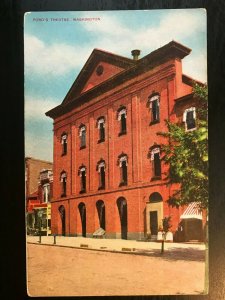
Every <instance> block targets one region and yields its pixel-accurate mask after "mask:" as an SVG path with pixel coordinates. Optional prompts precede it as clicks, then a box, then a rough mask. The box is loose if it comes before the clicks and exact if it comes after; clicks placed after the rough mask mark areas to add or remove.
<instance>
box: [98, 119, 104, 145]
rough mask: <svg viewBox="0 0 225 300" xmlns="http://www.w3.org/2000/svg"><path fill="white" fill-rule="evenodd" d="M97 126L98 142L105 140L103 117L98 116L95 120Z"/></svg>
mask: <svg viewBox="0 0 225 300" xmlns="http://www.w3.org/2000/svg"><path fill="white" fill-rule="evenodd" d="M97 126H98V130H99V140H98V143H101V142H104V141H105V118H104V117H100V118H99V119H98V121H97Z"/></svg>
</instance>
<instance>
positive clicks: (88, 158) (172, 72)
mask: <svg viewBox="0 0 225 300" xmlns="http://www.w3.org/2000/svg"><path fill="white" fill-rule="evenodd" d="M190 52H191V50H190V49H189V48H187V47H185V46H183V45H181V44H179V43H177V42H175V41H172V42H170V43H168V44H166V45H165V46H163V47H161V48H159V49H157V50H155V51H153V52H151V53H150V54H148V55H146V56H145V57H143V58H140V59H139V55H140V51H139V50H133V51H132V55H133V59H130V58H125V57H122V56H119V55H115V54H112V53H108V52H105V51H102V50H98V49H94V50H93V52H92V54H91V55H90V57H89V59H88V60H87V62H86V63H85V65H84V67H83V69H82V70H81V72H80V74H79V75H78V77H77V79H76V80H75V82H74V83H73V85H72V87H71V89H70V90H69V92H68V93H67V95H66V97H65V99H64V100H63V102H62V104H60V105H59V106H57V107H55V108H54V109H52V110H50V111H48V112H47V113H46V115H47V116H49V117H51V118H53V119H54V162H53V163H54V187H53V199H52V233H54V234H58V235H68V236H87V237H92V236H93V233H94V232H95V231H96V230H97V229H98V228H99V227H101V228H103V229H104V230H105V231H106V237H108V238H124V239H141V238H144V237H147V236H149V235H150V234H151V235H156V234H157V232H158V227H159V226H160V225H161V224H162V219H163V218H164V217H166V216H171V218H172V219H171V220H172V231H173V232H175V231H176V229H177V227H178V224H179V222H180V221H181V220H180V216H181V214H182V213H183V211H184V209H183V208H179V209H176V208H172V207H169V206H168V205H167V203H166V200H167V199H168V197H169V195H170V194H171V192H172V190H171V189H172V188H171V187H168V186H167V185H166V180H165V178H166V176H165V174H164V173H165V171H166V168H167V167H166V166H165V165H164V164H163V163H162V162H161V160H160V144H161V143H164V142H165V140H162V137H161V136H158V135H157V132H159V131H166V125H165V122H164V120H166V119H169V120H170V121H172V122H177V121H181V122H182V123H183V124H184V126H186V130H193V129H194V128H195V118H196V113H195V106H194V105H195V104H194V101H195V100H194V99H193V94H192V79H191V78H189V77H187V76H185V75H183V73H182V59H183V58H184V57H185V56H187V55H188V54H190Z"/></svg>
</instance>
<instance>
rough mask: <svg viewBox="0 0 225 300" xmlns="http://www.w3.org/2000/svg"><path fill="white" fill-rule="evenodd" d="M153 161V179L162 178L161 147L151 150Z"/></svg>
mask: <svg viewBox="0 0 225 300" xmlns="http://www.w3.org/2000/svg"><path fill="white" fill-rule="evenodd" d="M151 161H152V174H153V177H152V179H153V180H154V179H160V178H161V160H160V147H159V146H156V147H154V148H152V149H151Z"/></svg>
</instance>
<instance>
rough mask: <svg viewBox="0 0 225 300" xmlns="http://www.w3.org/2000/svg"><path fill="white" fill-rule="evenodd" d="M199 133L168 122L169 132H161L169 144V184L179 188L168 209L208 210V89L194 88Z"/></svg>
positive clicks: (166, 156) (164, 149) (166, 158)
mask: <svg viewBox="0 0 225 300" xmlns="http://www.w3.org/2000/svg"><path fill="white" fill-rule="evenodd" d="M193 91H194V99H195V100H196V102H197V105H196V106H197V108H196V116H197V117H196V129H195V130H192V131H185V128H184V126H182V124H174V123H171V122H169V121H168V120H167V121H166V124H167V128H168V132H159V133H158V135H161V136H163V137H165V138H167V140H168V143H167V144H163V145H161V147H162V148H161V149H162V153H163V156H162V161H164V162H165V164H167V165H169V169H168V173H167V180H168V184H177V185H175V186H177V189H175V190H174V191H173V193H172V195H171V196H170V197H169V199H168V203H169V205H172V206H176V207H178V206H180V205H184V204H189V203H190V202H193V201H195V202H198V203H199V204H200V207H201V208H207V207H208V122H207V98H208V94H207V86H203V85H199V84H194V87H193Z"/></svg>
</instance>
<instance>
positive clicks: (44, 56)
mask: <svg viewBox="0 0 225 300" xmlns="http://www.w3.org/2000/svg"><path fill="white" fill-rule="evenodd" d="M86 17H87V18H100V20H96V21H86V22H85V21H74V18H86ZM40 18H41V19H42V20H41V21H37V19H40ZM53 18H54V19H55V18H68V21H53ZM171 40H176V41H178V42H180V43H182V44H184V45H185V46H187V47H189V48H191V49H192V52H191V54H190V55H189V56H188V57H186V58H185V59H184V60H183V73H185V74H187V75H189V76H191V77H193V78H195V79H198V80H200V81H202V82H206V81H207V71H206V70H207V68H206V11H205V10H204V9H186V10H183V9H179V10H142V11H133V10H130V11H92V12H91V11H90V12H31V13H27V14H26V15H25V19H24V49H25V54H24V58H25V153H26V156H32V157H35V158H39V159H44V160H50V161H52V160H53V157H52V153H53V132H52V129H53V126H52V123H53V122H52V120H51V119H50V118H48V117H46V116H45V112H46V111H48V110H49V109H51V108H53V107H55V106H57V105H59V104H60V103H61V102H62V101H63V99H64V97H65V95H66V94H67V92H68V90H69V88H70V87H71V85H72V83H73V82H74V80H75V79H76V77H77V75H78V74H79V72H80V70H81V68H82V66H83V65H84V63H85V62H86V60H87V59H88V57H89V55H90V54H91V52H92V50H93V49H94V48H100V49H103V50H106V51H109V52H113V53H115V54H119V55H123V56H126V57H129V58H131V54H130V53H131V50H133V49H136V48H137V49H140V50H141V57H143V56H145V55H146V54H148V53H150V52H151V51H153V50H155V49H157V48H159V47H161V46H163V45H165V44H166V43H168V42H170V41H171Z"/></svg>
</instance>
